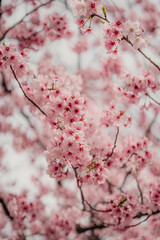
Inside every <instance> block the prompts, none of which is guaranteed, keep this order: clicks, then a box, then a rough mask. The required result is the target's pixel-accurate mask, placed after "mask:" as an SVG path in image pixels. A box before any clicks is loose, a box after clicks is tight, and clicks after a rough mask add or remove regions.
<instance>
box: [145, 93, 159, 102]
mask: <svg viewBox="0 0 160 240" xmlns="http://www.w3.org/2000/svg"><path fill="white" fill-rule="evenodd" d="M146 96H148V97H149V98H150V99H152V100H153V101H154V102H155V103H157V104H158V105H160V103H159V102H158V101H157V100H155V99H154V98H153V97H151V96H150V95H149V94H148V93H146Z"/></svg>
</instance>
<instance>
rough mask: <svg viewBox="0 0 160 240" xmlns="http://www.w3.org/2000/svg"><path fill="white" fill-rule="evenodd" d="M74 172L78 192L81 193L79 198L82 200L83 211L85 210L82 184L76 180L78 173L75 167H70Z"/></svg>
mask: <svg viewBox="0 0 160 240" xmlns="http://www.w3.org/2000/svg"><path fill="white" fill-rule="evenodd" d="M72 168H73V170H74V173H75V177H76V181H77V187H78V188H79V191H80V194H81V200H82V205H83V211H85V198H84V194H83V191H82V184H81V183H80V182H79V181H78V173H77V169H76V168H74V167H72Z"/></svg>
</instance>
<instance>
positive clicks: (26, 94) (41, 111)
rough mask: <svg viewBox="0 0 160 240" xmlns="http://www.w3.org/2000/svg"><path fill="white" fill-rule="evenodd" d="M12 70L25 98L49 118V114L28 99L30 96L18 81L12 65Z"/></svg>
mask: <svg viewBox="0 0 160 240" xmlns="http://www.w3.org/2000/svg"><path fill="white" fill-rule="evenodd" d="M10 68H11V71H12V73H13V75H14V78H15V80H16V81H17V83H18V85H19V87H20V89H21V90H22V92H23V94H24V96H25V97H26V98H27V99H28V100H29V101H30V102H31V103H32V104H33V105H34V106H35V107H36V108H38V109H39V111H40V112H41V113H43V114H44V115H45V116H47V114H46V113H45V112H44V111H43V110H42V109H41V108H40V107H39V106H38V105H37V104H36V103H35V102H34V101H33V100H32V99H31V98H30V97H28V95H27V94H26V93H25V91H24V89H23V88H22V86H21V84H20V82H19V80H18V78H17V76H16V73H15V71H14V70H13V67H12V65H10Z"/></svg>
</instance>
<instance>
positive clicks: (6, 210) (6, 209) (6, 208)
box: [0, 198, 13, 221]
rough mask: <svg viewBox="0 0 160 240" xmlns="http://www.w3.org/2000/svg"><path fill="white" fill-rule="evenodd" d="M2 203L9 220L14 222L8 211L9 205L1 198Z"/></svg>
mask: <svg viewBox="0 0 160 240" xmlns="http://www.w3.org/2000/svg"><path fill="white" fill-rule="evenodd" d="M0 203H1V204H2V207H3V210H4V212H5V214H6V215H7V216H8V218H9V219H10V220H11V221H12V220H13V217H12V216H11V215H10V212H9V210H8V207H7V205H6V204H5V202H4V200H3V199H2V198H0Z"/></svg>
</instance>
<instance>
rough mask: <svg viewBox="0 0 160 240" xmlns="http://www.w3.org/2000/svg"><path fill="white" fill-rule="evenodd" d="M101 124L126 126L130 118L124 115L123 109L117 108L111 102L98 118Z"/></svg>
mask: <svg viewBox="0 0 160 240" xmlns="http://www.w3.org/2000/svg"><path fill="white" fill-rule="evenodd" d="M100 121H101V124H102V125H104V126H106V127H109V126H115V127H120V126H125V127H126V126H128V125H130V124H131V121H132V118H131V117H128V118H127V117H126V116H125V111H122V110H117V109H116V106H115V104H114V103H111V104H110V105H109V107H108V108H106V109H105V110H104V111H103V113H102V117H101V119H100Z"/></svg>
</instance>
